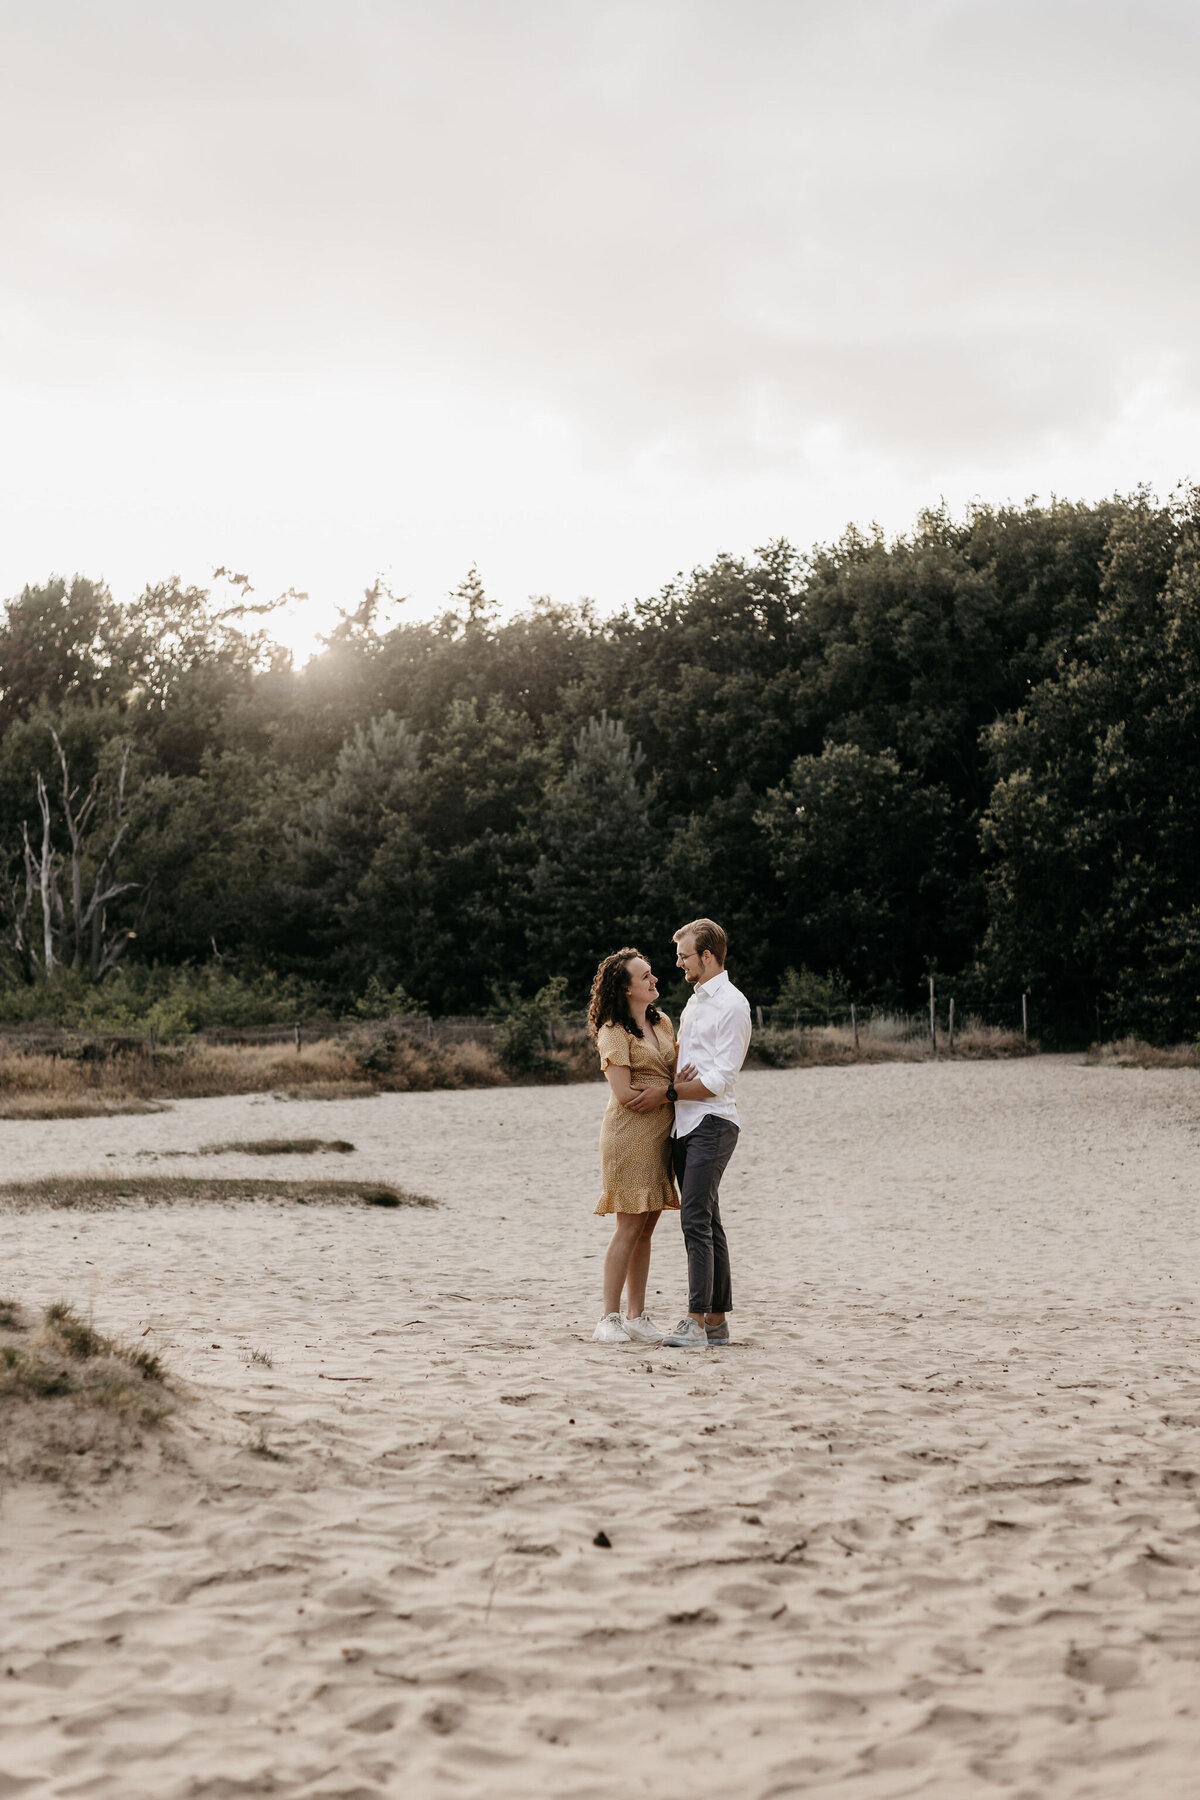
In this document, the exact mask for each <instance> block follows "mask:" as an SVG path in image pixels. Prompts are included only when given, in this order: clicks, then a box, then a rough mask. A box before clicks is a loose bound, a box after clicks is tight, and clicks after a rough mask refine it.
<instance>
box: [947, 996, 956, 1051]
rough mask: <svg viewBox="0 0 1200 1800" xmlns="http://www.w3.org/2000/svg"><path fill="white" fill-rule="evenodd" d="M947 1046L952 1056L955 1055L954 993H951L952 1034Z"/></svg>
mask: <svg viewBox="0 0 1200 1800" xmlns="http://www.w3.org/2000/svg"><path fill="white" fill-rule="evenodd" d="M946 1048H947V1050H948V1051H949V1052H950V1054H951V1056H953V1055H954V996H953V995H951V997H950V1035H949V1038H948V1040H947V1043H946Z"/></svg>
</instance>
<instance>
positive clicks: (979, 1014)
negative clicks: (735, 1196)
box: [0, 988, 1034, 1058]
mask: <svg viewBox="0 0 1200 1800" xmlns="http://www.w3.org/2000/svg"><path fill="white" fill-rule="evenodd" d="M752 1011H753V1016H754V1023H755V1026H756V1027H757V1029H758V1030H759V1031H770V1032H799V1033H803V1032H811V1031H822V1030H828V1029H835V1030H840V1031H844V1032H847V1033H848V1034H850V1035H851V1036H852V1037H853V1038H854V1039H855V1041H856V1042H857V1041H858V1039H859V1038H860V1037H863V1036H866V1037H872V1038H874V1039H876V1040H880V1039H883V1040H887V1041H890V1042H894V1043H917V1042H920V1041H922V1040H924V1041H926V1042H929V1043H931V1044H932V1046H933V1047H934V1048H935V1049H936V1048H938V1047H939V1046H944V1047H946V1048H949V1049H952V1048H953V1046H954V1041H955V1039H956V1037H962V1036H966V1035H969V1034H971V1033H978V1032H980V1031H1005V1032H1019V1033H1020V1034H1021V1035H1022V1036H1023V1037H1025V1038H1029V1037H1030V1036H1031V1035H1032V1034H1033V1028H1034V1027H1033V1016H1032V1011H1031V1007H1030V1001H1029V996H1028V995H1027V994H1022V995H1018V996H1016V997H1015V998H1013V999H1007V1000H991V1001H985V1002H974V1001H972V1002H970V1003H965V1004H964V1003H960V1002H958V1001H957V1000H956V999H954V998H951V999H948V1000H943V999H942V998H941V997H940V996H939V995H938V994H937V992H936V988H935V989H934V990H932V992H931V999H930V1004H929V1006H927V1007H924V1008H922V1009H921V1010H920V1011H917V1012H900V1011H897V1010H896V1009H895V1008H894V1007H887V1006H876V1005H871V1004H865V1005H863V1006H859V1005H857V1004H856V1003H854V1002H848V1003H847V1004H846V1005H844V1006H842V1007H811V1006H810V1007H794V1006H775V1005H765V1004H764V1005H759V1004H754V1005H753V1006H752ZM385 1029H386V1030H388V1031H391V1032H395V1033H397V1034H398V1035H400V1036H403V1037H407V1038H409V1039H411V1040H412V1041H414V1042H421V1041H424V1042H426V1043H431V1044H439V1045H454V1044H463V1043H477V1044H484V1045H491V1044H494V1043H495V1042H496V1040H497V1038H498V1037H499V1034H500V1033H501V1031H502V1030H503V1029H504V1026H503V1021H501V1020H498V1019H496V1018H489V1017H486V1016H484V1015H482V1014H467V1013H463V1014H454V1015H448V1016H446V1017H442V1018H436V1017H434V1016H433V1015H432V1014H430V1013H408V1014H404V1015H401V1016H399V1017H393V1018H389V1019H318V1020H311V1019H310V1020H296V1021H293V1022H292V1023H291V1024H277V1025H208V1026H204V1027H202V1028H201V1029H199V1030H197V1031H196V1032H194V1033H193V1034H192V1035H191V1039H190V1041H191V1042H193V1043H197V1044H231V1045H233V1044H245V1045H257V1046H262V1047H269V1046H271V1045H286V1044H291V1045H294V1047H295V1049H296V1051H297V1053H299V1052H301V1051H302V1050H303V1047H304V1045H305V1044H315V1043H319V1042H322V1041H324V1040H327V1039H329V1038H337V1037H344V1036H346V1035H347V1034H348V1033H351V1032H354V1031H382V1030H385ZM549 1035H550V1040H551V1043H552V1044H553V1045H556V1046H558V1047H560V1048H567V1047H569V1046H571V1045H574V1044H579V1043H582V1042H584V1041H585V1039H586V1037H587V1021H586V1018H585V1016H584V1015H583V1014H581V1013H574V1014H563V1015H562V1016H560V1017H559V1018H557V1019H555V1020H553V1021H552V1022H551V1024H550V1026H549ZM160 1041H161V1039H160V1038H159V1037H157V1036H156V1033H155V1029H154V1027H153V1026H152V1025H147V1026H142V1027H130V1028H129V1029H127V1030H122V1031H99V1030H89V1029H87V1028H85V1027H69V1026H61V1025H54V1024H50V1023H46V1022H39V1023H37V1024H24V1025H0V1044H4V1045H7V1046H8V1047H9V1048H10V1049H13V1050H25V1051H29V1052H33V1053H40V1054H42V1055H49V1056H66V1057H80V1058H94V1057H104V1056H112V1055H116V1054H120V1053H136V1052H139V1051H140V1052H143V1053H145V1054H147V1055H149V1056H153V1055H154V1054H155V1052H156V1050H157V1049H158V1047H159V1043H160Z"/></svg>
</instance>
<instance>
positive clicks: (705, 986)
mask: <svg viewBox="0 0 1200 1800" xmlns="http://www.w3.org/2000/svg"><path fill="white" fill-rule="evenodd" d="M749 1048H750V1002H749V1001H748V1000H747V998H746V996H745V994H743V993H741V992H740V991H739V990H738V989H737V988H735V987H734V985H733V983H732V981H730V979H729V977H728V975H727V974H726V973H725V971H724V969H722V970H721V972H720V974H719V975H713V976H711V977H710V978H709V980H707V981H705V982H701V983H700V984H699V986H697V987H696V988H694V989H693V991H692V997H691V999H690V1000H689V1001H688V1003H687V1005H686V1006H685V1007H684V1009H683V1017H682V1018H681V1019H680V1021H679V1066H680V1068H682V1067H683V1065H684V1063H693V1064H694V1065H695V1069H696V1075H697V1077H698V1079H699V1080H701V1081H702V1082H703V1083H704V1085H705V1087H706V1088H707V1089H708V1091H709V1093H710V1094H711V1095H712V1099H711V1100H677V1101H676V1102H675V1124H674V1126H673V1127H672V1131H671V1135H672V1136H673V1137H687V1135H688V1133H689V1132H691V1131H695V1129H696V1127H697V1125H698V1124H699V1123H700V1121H701V1119H703V1118H706V1117H708V1116H709V1115H711V1116H712V1117H714V1118H717V1119H729V1120H730V1121H731V1123H732V1124H734V1125H738V1124H740V1123H741V1121H740V1120H739V1118H738V1109H737V1102H736V1101H735V1099H734V1097H733V1090H734V1084H735V1082H736V1081H737V1074H738V1070H739V1069H740V1068H741V1066H742V1064H743V1063H744V1062H745V1060H746V1052H747V1050H748V1049H749Z"/></svg>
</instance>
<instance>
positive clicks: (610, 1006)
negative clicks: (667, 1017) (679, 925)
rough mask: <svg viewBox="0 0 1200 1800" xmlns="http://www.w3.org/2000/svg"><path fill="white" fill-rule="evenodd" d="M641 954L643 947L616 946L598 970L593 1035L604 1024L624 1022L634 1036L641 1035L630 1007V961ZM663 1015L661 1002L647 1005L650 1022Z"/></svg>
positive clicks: (591, 1020) (592, 1007) (592, 1001)
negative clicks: (659, 1006) (660, 1009)
mask: <svg viewBox="0 0 1200 1800" xmlns="http://www.w3.org/2000/svg"><path fill="white" fill-rule="evenodd" d="M641 954H642V952H641V951H640V950H634V949H632V948H631V947H630V946H629V945H628V944H627V945H626V946H625V948H624V950H614V951H613V953H612V955H611V956H606V957H605V958H604V961H603V962H602V963H601V964H600V967H599V968H598V969H597V970H596V975H595V979H594V980H593V982H592V997H591V999H590V1000H589V1001H588V1030H589V1031H590V1032H591V1034H592V1036H593V1037H595V1036H596V1035H597V1033H598V1032H599V1030H600V1027H601V1026H602V1025H621V1026H623V1027H624V1029H625V1030H626V1031H627V1032H629V1034H630V1036H631V1037H637V1036H638V1028H637V1026H636V1025H635V1024H634V1022H633V1014H632V1013H631V1012H630V1010H629V964H630V963H631V962H632V961H633V959H634V957H635V956H641ZM643 960H645V959H643ZM661 1017H662V1014H661V1013H660V1012H659V1010H658V1008H657V1006H648V1007H647V1008H646V1019H647V1022H648V1023H649V1024H651V1025H656V1024H657V1023H658V1021H659V1019H660V1018H661Z"/></svg>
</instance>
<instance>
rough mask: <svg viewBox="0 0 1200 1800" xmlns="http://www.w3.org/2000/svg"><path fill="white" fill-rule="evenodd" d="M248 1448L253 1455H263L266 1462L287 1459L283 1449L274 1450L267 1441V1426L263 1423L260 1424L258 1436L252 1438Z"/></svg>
mask: <svg viewBox="0 0 1200 1800" xmlns="http://www.w3.org/2000/svg"><path fill="white" fill-rule="evenodd" d="M246 1448H247V1450H248V1451H249V1452H250V1454H251V1456H261V1457H262V1459H263V1461H264V1462H283V1461H285V1460H286V1459H285V1458H284V1455H283V1452H282V1451H281V1450H273V1449H272V1448H271V1446H270V1444H269V1443H268V1442H267V1432H266V1427H265V1426H263V1425H260V1426H259V1428H258V1436H257V1437H256V1438H251V1439H250V1442H249V1443H248V1444H247V1445H246Z"/></svg>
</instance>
